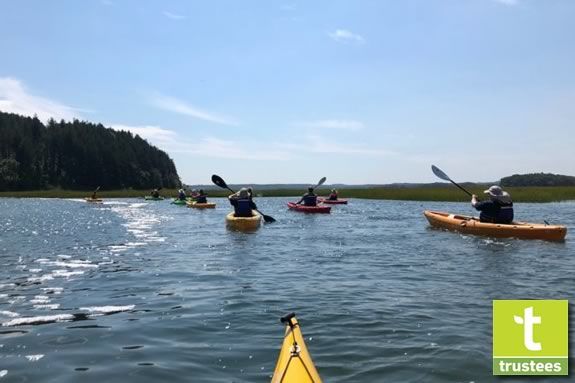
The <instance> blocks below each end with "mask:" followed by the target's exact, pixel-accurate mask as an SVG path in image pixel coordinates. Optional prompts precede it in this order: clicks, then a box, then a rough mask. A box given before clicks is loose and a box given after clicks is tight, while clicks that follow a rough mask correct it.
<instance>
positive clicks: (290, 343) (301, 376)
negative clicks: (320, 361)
mask: <svg viewBox="0 0 575 383" xmlns="http://www.w3.org/2000/svg"><path fill="white" fill-rule="evenodd" d="M281 322H282V323H287V327H286V332H285V336H284V341H283V344H282V349H281V351H280V356H279V358H278V362H277V364H276V369H275V371H274V376H273V378H272V383H280V382H283V383H296V382H297V383H307V382H313V383H321V378H320V377H319V374H318V373H317V370H316V369H315V365H314V364H313V361H312V360H311V355H310V354H309V351H308V350H307V347H306V346H305V342H304V340H303V336H302V333H301V330H300V328H299V323H298V321H297V319H296V318H295V314H294V313H291V314H289V315H287V316H285V317H283V318H282V319H281Z"/></svg>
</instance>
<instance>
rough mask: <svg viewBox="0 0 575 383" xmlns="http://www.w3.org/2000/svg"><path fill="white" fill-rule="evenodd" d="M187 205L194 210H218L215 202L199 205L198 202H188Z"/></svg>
mask: <svg viewBox="0 0 575 383" xmlns="http://www.w3.org/2000/svg"><path fill="white" fill-rule="evenodd" d="M186 205H187V206H188V207H191V208H194V209H215V208H216V204H215V203H213V202H206V203H199V202H196V201H188V202H187V203H186Z"/></svg>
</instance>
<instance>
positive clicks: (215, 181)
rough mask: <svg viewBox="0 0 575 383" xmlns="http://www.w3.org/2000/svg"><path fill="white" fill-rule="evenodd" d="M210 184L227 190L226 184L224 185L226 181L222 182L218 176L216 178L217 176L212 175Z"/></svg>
mask: <svg viewBox="0 0 575 383" xmlns="http://www.w3.org/2000/svg"><path fill="white" fill-rule="evenodd" d="M212 182H213V183H214V184H215V185H216V186H219V187H221V188H223V189H229V188H228V184H226V181H224V180H223V179H222V177H220V176H218V175H216V174H214V175H212Z"/></svg>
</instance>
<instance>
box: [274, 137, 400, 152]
mask: <svg viewBox="0 0 575 383" xmlns="http://www.w3.org/2000/svg"><path fill="white" fill-rule="evenodd" d="M277 146H278V148H283V149H284V150H290V151H293V152H302V153H320V154H354V155H360V156H370V157H380V156H387V155H396V154H397V153H395V152H391V151H387V150H384V149H378V148H372V147H368V146H365V145H353V144H345V145H342V144H340V143H336V142H332V141H329V140H328V139H327V138H326V137H325V136H317V135H310V136H307V137H305V138H303V139H301V140H300V141H299V142H298V143H297V144H285V143H281V144H278V145H277Z"/></svg>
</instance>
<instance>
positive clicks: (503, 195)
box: [483, 185, 511, 203]
mask: <svg viewBox="0 0 575 383" xmlns="http://www.w3.org/2000/svg"><path fill="white" fill-rule="evenodd" d="M483 193H485V194H488V195H489V198H490V199H491V200H492V201H499V202H504V203H509V202H511V196H510V195H509V193H507V192H506V191H503V189H501V187H500V186H497V185H493V186H491V187H490V188H489V189H487V190H484V191H483Z"/></svg>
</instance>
